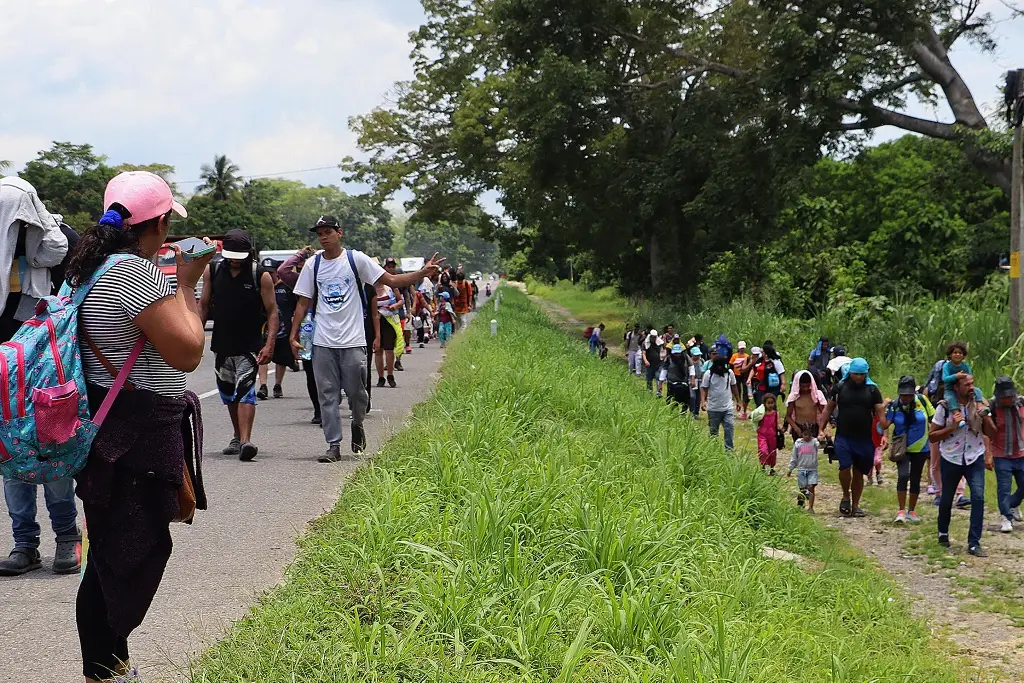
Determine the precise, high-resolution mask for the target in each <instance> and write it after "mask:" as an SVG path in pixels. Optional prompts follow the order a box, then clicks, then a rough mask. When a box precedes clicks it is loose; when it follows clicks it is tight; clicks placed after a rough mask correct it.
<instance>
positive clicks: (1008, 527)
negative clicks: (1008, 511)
mask: <svg viewBox="0 0 1024 683" xmlns="http://www.w3.org/2000/svg"><path fill="white" fill-rule="evenodd" d="M999 530H1000V531H1002V532H1003V533H1004V534H1008V533H1010V532H1011V531H1013V522H1012V521H1010V520H1008V519H1007V518H1006V517H1003V523H1002V524H1001V525H1000V527H999Z"/></svg>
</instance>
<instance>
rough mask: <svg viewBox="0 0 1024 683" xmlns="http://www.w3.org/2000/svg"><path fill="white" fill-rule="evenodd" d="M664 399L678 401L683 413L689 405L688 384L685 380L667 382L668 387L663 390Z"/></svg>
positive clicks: (670, 401) (669, 401)
mask: <svg viewBox="0 0 1024 683" xmlns="http://www.w3.org/2000/svg"><path fill="white" fill-rule="evenodd" d="M665 401H667V402H668V403H672V402H673V401H675V402H676V403H678V404H679V406H680V409H681V411H682V413H683V414H684V415H685V414H686V410H687V409H688V408H689V407H690V385H689V384H686V383H685V382H669V383H668V388H667V389H666V390H665Z"/></svg>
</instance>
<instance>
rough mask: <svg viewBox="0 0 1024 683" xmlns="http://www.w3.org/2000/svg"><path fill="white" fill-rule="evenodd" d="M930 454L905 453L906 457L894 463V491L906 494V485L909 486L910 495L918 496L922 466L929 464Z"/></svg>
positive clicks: (926, 452)
mask: <svg viewBox="0 0 1024 683" xmlns="http://www.w3.org/2000/svg"><path fill="white" fill-rule="evenodd" d="M930 458H931V454H930V453H929V452H928V451H924V452H923V453H907V457H905V458H903V459H902V460H900V461H899V462H898V463H896V473H897V475H898V478H897V479H896V491H897V493H906V492H907V485H908V484H909V486H910V493H911V494H912V495H915V496H916V495H918V494H920V493H921V473H922V472H924V466H925V464H926V463H928V462H930Z"/></svg>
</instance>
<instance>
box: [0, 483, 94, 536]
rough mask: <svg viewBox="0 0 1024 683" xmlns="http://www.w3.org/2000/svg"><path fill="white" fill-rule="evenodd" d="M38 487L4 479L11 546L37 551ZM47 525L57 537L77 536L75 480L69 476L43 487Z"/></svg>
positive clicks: (38, 530) (38, 529)
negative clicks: (11, 528) (10, 523)
mask: <svg viewBox="0 0 1024 683" xmlns="http://www.w3.org/2000/svg"><path fill="white" fill-rule="evenodd" d="M38 488H39V487H38V486H36V485H35V484H26V483H25V482H23V481H18V480H17V479H8V478H6V477H4V498H5V499H6V500H7V511H8V513H10V515H11V521H12V526H13V528H14V547H15V548H28V549H31V550H35V549H37V548H39V532H40V528H39V523H38V522H37V521H36V495H37V490H38ZM43 496H44V497H45V498H46V509H47V510H48V511H49V513H50V526H51V527H53V533H55V534H56V535H57V536H69V535H72V534H75V533H78V510H77V509H76V508H75V480H74V479H72V478H71V477H67V478H66V479H58V480H57V481H55V482H51V483H49V484H43Z"/></svg>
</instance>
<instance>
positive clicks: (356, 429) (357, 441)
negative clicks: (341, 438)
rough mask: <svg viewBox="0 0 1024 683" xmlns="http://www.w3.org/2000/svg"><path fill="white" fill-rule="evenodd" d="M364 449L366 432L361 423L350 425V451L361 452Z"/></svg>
mask: <svg viewBox="0 0 1024 683" xmlns="http://www.w3.org/2000/svg"><path fill="white" fill-rule="evenodd" d="M365 450H366V432H365V431H364V430H363V426H362V425H352V452H353V453H362V452H363V451H365Z"/></svg>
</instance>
